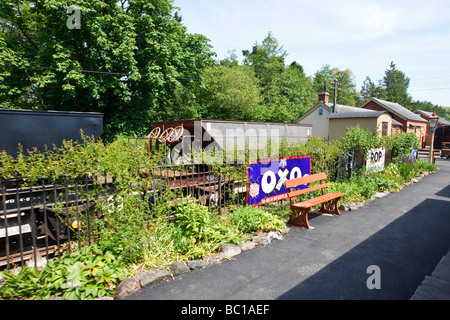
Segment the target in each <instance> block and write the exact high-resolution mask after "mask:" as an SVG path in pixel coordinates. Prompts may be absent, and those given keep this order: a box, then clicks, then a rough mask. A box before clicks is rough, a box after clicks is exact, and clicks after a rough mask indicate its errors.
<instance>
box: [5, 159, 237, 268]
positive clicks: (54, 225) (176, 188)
mask: <svg viewBox="0 0 450 320" xmlns="http://www.w3.org/2000/svg"><path fill="white" fill-rule="evenodd" d="M144 176H145V179H143V180H142V181H141V182H138V184H139V185H137V186H136V188H135V189H136V190H139V192H140V195H141V197H143V199H146V200H147V201H148V204H149V207H150V208H151V207H152V206H155V205H157V204H159V203H162V202H165V203H166V204H169V205H175V204H177V203H179V202H181V201H187V199H188V198H189V197H191V198H195V199H198V201H200V203H202V204H203V205H205V206H207V207H208V208H209V209H210V210H211V211H215V212H217V213H221V212H222V210H224V209H225V208H226V207H227V206H229V205H239V204H244V203H245V201H246V199H245V192H246V184H245V181H243V179H241V178H240V177H242V176H240V177H239V176H238V175H236V170H232V171H231V173H228V174H217V173H214V172H213V171H212V168H211V167H210V166H207V165H204V164H190V165H181V166H175V165H163V166H157V167H152V168H148V169H144ZM115 182H116V181H115V179H114V177H111V176H110V175H108V174H107V173H105V174H102V175H99V176H90V175H84V176H81V177H76V178H73V177H69V176H59V177H42V178H38V179H33V180H30V179H27V178H22V177H16V178H13V179H7V180H0V269H4V268H7V269H10V268H12V267H14V266H16V265H19V266H24V265H26V264H31V265H34V266H37V265H38V262H39V259H46V260H47V261H48V260H49V259H52V258H57V257H59V256H60V255H61V254H62V253H63V252H71V250H74V249H78V248H80V247H81V246H82V245H84V244H87V245H90V244H91V243H92V242H95V238H93V237H92V225H93V222H94V221H95V220H98V219H101V212H100V210H99V209H98V207H96V203H97V202H98V201H99V200H102V201H106V203H108V201H109V200H110V199H112V196H113V195H114V194H115V193H116V191H117V188H116V183H115ZM81 222H82V223H81ZM30 260H31V261H30Z"/></svg>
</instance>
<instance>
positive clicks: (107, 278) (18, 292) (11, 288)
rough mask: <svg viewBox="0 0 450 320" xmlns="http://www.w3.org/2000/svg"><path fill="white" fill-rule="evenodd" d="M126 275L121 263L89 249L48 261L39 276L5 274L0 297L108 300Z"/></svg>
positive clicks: (33, 271)
mask: <svg viewBox="0 0 450 320" xmlns="http://www.w3.org/2000/svg"><path fill="white" fill-rule="evenodd" d="M127 275H128V270H127V268H126V267H125V266H124V264H123V261H122V260H121V259H118V258H117V257H116V256H114V255H113V254H112V253H111V252H109V251H104V250H101V249H100V248H99V247H98V246H97V245H92V246H88V247H85V248H83V249H81V250H77V251H75V252H73V253H67V254H65V255H63V256H62V257H61V258H59V259H57V260H54V261H50V262H49V263H48V264H47V265H46V266H45V268H44V270H43V271H42V272H40V271H39V270H38V269H37V268H34V267H23V268H22V270H21V271H20V273H19V274H17V275H14V274H11V273H10V272H9V271H4V272H3V273H2V276H3V279H4V280H5V284H4V285H2V286H1V287H0V297H2V298H3V299H25V298H31V299H36V298H37V299H48V298H49V297H50V296H51V295H60V294H62V298H63V299H64V300H80V299H94V298H101V297H103V296H111V295H112V294H113V293H114V289H115V286H116V283H118V282H119V281H121V280H123V279H125V278H126V277H127Z"/></svg>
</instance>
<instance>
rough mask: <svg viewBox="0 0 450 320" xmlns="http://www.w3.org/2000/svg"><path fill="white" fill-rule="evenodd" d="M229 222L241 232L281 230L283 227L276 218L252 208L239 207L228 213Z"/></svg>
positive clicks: (259, 209) (281, 222)
mask: <svg viewBox="0 0 450 320" xmlns="http://www.w3.org/2000/svg"><path fill="white" fill-rule="evenodd" d="M228 216H229V217H230V221H231V223H232V224H233V225H235V226H236V227H237V228H238V229H239V230H240V231H241V232H244V233H250V232H254V231H258V230H261V231H272V230H282V229H283V227H284V226H285V223H284V221H283V220H281V219H280V218H278V217H277V216H275V215H273V214H271V213H269V212H267V211H264V210H262V209H261V208H257V207H252V206H240V207H238V208H236V210H234V211H233V212H231V213H229V214H228Z"/></svg>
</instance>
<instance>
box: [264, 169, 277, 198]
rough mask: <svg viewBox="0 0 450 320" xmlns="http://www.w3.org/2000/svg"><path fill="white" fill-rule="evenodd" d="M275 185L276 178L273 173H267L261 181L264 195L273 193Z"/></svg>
mask: <svg viewBox="0 0 450 320" xmlns="http://www.w3.org/2000/svg"><path fill="white" fill-rule="evenodd" d="M269 180H270V182H269ZM276 183H277V177H276V176H275V173H274V172H272V171H267V172H266V173H264V175H263V177H262V179H261V189H262V191H263V192H264V193H265V194H269V193H271V192H272V191H273V189H275V185H276Z"/></svg>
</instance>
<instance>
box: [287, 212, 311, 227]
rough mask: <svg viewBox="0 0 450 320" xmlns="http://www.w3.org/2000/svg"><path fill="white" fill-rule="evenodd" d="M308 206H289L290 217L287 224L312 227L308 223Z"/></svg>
mask: <svg viewBox="0 0 450 320" xmlns="http://www.w3.org/2000/svg"><path fill="white" fill-rule="evenodd" d="M309 210H310V208H306V209H303V208H291V217H290V219H289V222H288V223H289V224H292V225H294V226H298V227H302V228H306V229H312V228H311V226H310V225H309V223H308V212H309Z"/></svg>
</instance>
